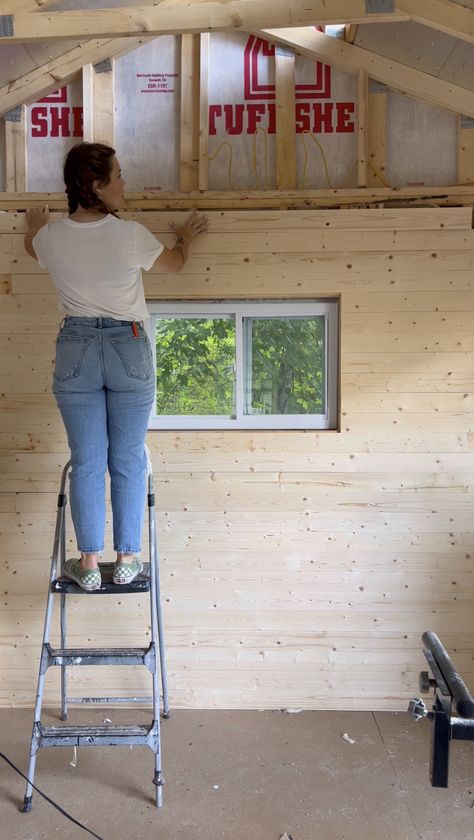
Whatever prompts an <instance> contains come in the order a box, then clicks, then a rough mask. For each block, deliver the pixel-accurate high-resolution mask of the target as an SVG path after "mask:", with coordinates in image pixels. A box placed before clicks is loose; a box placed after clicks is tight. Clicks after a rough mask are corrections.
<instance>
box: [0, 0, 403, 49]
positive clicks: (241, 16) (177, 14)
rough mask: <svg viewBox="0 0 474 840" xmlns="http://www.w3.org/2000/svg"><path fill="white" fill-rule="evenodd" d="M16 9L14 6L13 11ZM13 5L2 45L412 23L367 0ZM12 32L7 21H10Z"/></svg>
mask: <svg viewBox="0 0 474 840" xmlns="http://www.w3.org/2000/svg"><path fill="white" fill-rule="evenodd" d="M12 7H13V8H12ZM14 7H15V4H14V3H13V2H10V3H8V2H5V0H3V3H2V0H0V15H5V16H7V17H8V15H9V16H10V17H11V21H10V20H9V21H8V23H9V26H10V29H11V34H10V35H3V36H2V37H0V43H7V42H10V43H11V42H13V41H20V42H29V41H51V40H57V39H61V38H64V39H71V38H113V37H127V36H132V35H137V34H139V35H145V34H147V35H165V34H185V33H192V32H211V31H219V30H244V31H245V30H247V29H252V28H255V27H288V26H302V25H306V26H312V25H314V24H330V23H379V22H381V21H400V20H409V17H410V16H409V15H408V14H407V13H406V12H400V11H399V10H398V9H397V8H396V7H394V11H392V12H375V13H368V12H367V5H366V0H331V3H327V2H326V0H291V3H288V0H229V2H226V3H222V2H219V0H209V2H204V3H203V2H200V0H194V2H188V3H185V4H184V3H177V2H176V0H162V2H161V3H160V4H159V5H158V6H145V7H143V8H135V7H121V8H116V9H95V10H94V9H91V10H89V9H87V10H85V9H84V10H75V11H69V12H54V11H52V12H48V11H45V12H43V13H41V14H36V13H31V12H29V13H22V12H16V11H15V8H14ZM4 23H5V26H4V27H3V31H5V29H6V23H7V21H6V20H5V21H4Z"/></svg>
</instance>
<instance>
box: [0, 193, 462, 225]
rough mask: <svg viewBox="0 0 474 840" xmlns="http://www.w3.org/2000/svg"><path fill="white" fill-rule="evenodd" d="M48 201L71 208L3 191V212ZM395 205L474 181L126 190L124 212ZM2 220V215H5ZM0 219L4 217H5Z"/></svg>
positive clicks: (454, 197) (438, 201) (53, 196)
mask: <svg viewBox="0 0 474 840" xmlns="http://www.w3.org/2000/svg"><path fill="white" fill-rule="evenodd" d="M45 201H47V202H48V205H49V208H50V210H63V211H65V210H67V201H66V197H65V195H64V192H62V193H11V194H8V193H0V211H5V210H13V211H21V210H27V209H29V208H30V207H40V206H42V205H43V204H44V203H45ZM381 202H383V203H384V204H386V205H388V206H390V207H396V206H398V205H406V206H413V207H418V206H422V205H425V206H431V207H432V206H436V207H437V206H456V207H459V206H461V205H463V206H468V207H470V206H471V205H472V204H474V184H467V185H466V186H446V187H392V188H386V187H367V188H365V189H358V188H356V187H354V188H353V189H326V190H286V191H277V190H261V191H257V190H255V191H252V192H249V191H248V190H247V191H242V192H235V191H227V192H222V191H221V192H217V191H211V190H210V191H207V192H201V191H195V192H185V193H183V192H175V193H167V192H163V193H160V194H159V195H158V194H157V193H146V192H133V193H126V195H125V206H124V211H125V212H130V211H133V210H191V209H193V208H199V209H200V210H225V209H234V210H235V209H242V210H246V209H249V208H260V209H263V208H267V209H289V210H296V209H311V208H318V207H351V206H364V207H370V206H371V205H375V206H377V205H379V204H380V203H381ZM0 219H1V217H0ZM0 224H1V222H0Z"/></svg>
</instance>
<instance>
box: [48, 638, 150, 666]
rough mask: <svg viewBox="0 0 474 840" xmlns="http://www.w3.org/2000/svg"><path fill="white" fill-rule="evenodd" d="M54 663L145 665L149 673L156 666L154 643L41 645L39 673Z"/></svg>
mask: <svg viewBox="0 0 474 840" xmlns="http://www.w3.org/2000/svg"><path fill="white" fill-rule="evenodd" d="M54 665H145V666H146V667H147V668H148V670H149V671H150V673H154V671H155V668H156V657H155V645H154V643H153V642H150V644H149V646H148V647H147V648H52V647H51V645H50V644H49V643H48V642H47V643H46V644H45V645H44V646H43V654H42V657H41V673H43V674H44V673H45V672H46V670H47V668H50V667H51V666H54Z"/></svg>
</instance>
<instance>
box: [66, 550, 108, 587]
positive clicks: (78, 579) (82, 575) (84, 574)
mask: <svg viewBox="0 0 474 840" xmlns="http://www.w3.org/2000/svg"><path fill="white" fill-rule="evenodd" d="M80 562H81V561H80V560H77V559H75V558H74V559H72V560H66V561H65V563H64V574H65V576H66V577H68V578H70V579H71V580H73V581H74V582H75V583H77V584H78V585H79V586H80V587H81V589H84V591H85V592H94V591H95V590H96V589H100V587H101V584H102V578H101V575H100V569H83V568H82V567H81V566H80Z"/></svg>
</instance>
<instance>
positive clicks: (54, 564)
mask: <svg viewBox="0 0 474 840" xmlns="http://www.w3.org/2000/svg"><path fill="white" fill-rule="evenodd" d="M69 469H70V461H69V462H68V463H67V464H66V466H65V467H64V470H63V473H62V478H61V487H60V492H59V496H58V506H57V515H56V527H55V533H54V544H53V553H52V557H51V574H50V583H49V589H48V599H47V604H46V615H45V621H44V632H43V644H42V648H41V659H40V666H39V675H38V686H37V692H36V704H35V712H34V721H33V732H32V736H31V747H30V758H29V765H28V774H27V775H28V779H29V781H28V783H27V786H26V793H25V797H24V801H23V807H22V809H21V810H22V811H23V812H24V813H26V812H28V811H31V809H32V807H33V803H32V799H33V787H32V785H33V784H34V774H35V765H36V756H37V753H38V750H39V749H40V748H41V747H58V746H63V747H70V746H138V745H145V746H148V747H150V748H151V749H152V750H153V752H154V754H155V772H154V776H153V784H154V785H155V801H156V806H157V807H158V808H160V807H161V806H162V804H163V784H164V779H163V773H162V766H161V743H160V700H161V699H162V701H163V717H164V718H168V717H169V716H170V710H169V703H168V687H167V679H166V664H165V649H164V639H163V618H162V611H161V602H160V578H159V563H158V552H157V544H156V521H155V497H154V492H153V472H152V468H151V462H150V457H149V452H148V450H147V482H148V497H147V501H148V562H147V563H144V565H143V571H142V572H141V573H140V574H139V575H138V576H137V577H136V578H135V580H133V581H132V582H131V583H128V584H121V585H117V584H114V583H113V580H112V575H113V567H114V564H113V563H101V564H100V569H101V576H102V585H101V587H100V589H97V590H95V591H94V592H84V590H83V589H81V588H80V586H78V584H76V583H75V582H74V581H72V580H70V579H69V578H67V577H64V576H63V570H64V561H65V559H66V505H67V495H66V484H67V479H68V474H69ZM58 571H59V575H58ZM143 592H149V593H150V616H151V641H150V644H149V645H148V647H147V648H67V647H66V631H67V614H66V599H67V596H68V595H75V596H77V595H84V596H85V597H87V598H91V597H92V596H100V595H115V596H121V595H124V594H126V593H135V594H137V593H140V594H141V593H143ZM55 595H60V634H61V647H60V648H57V649H55V648H52V647H51V644H50V627H51V619H52V613H53V602H54V596H55ZM91 606H92V605H91ZM158 660H159V667H160V672H161V689H162V692H163V693H162V697H161V698H160V690H159V684H158ZM72 665H74V666H76V665H144V666H145V667H146V668H148V670H149V671H150V673H151V675H152V690H153V693H152V702H153V718H152V721H151V723H150V724H149V725H129V726H115V725H103V726H87V725H82V726H70V725H59V726H44V725H43V724H42V723H41V707H42V702H43V690H44V681H45V677H46V672H47V670H48V668H50V667H51V666H59V667H60V668H61V715H60V717H61V720H63V721H65V720H67V716H68V705H70V704H87V703H91V704H97V705H99V704H112V705H115V704H119V703H122V704H123V703H127V704H128V703H141V704H143V703H146V704H149V703H150V699H151V698H150V697H132V698H123V697H68V696H67V693H66V687H67V669H68V667H69V666H72Z"/></svg>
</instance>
